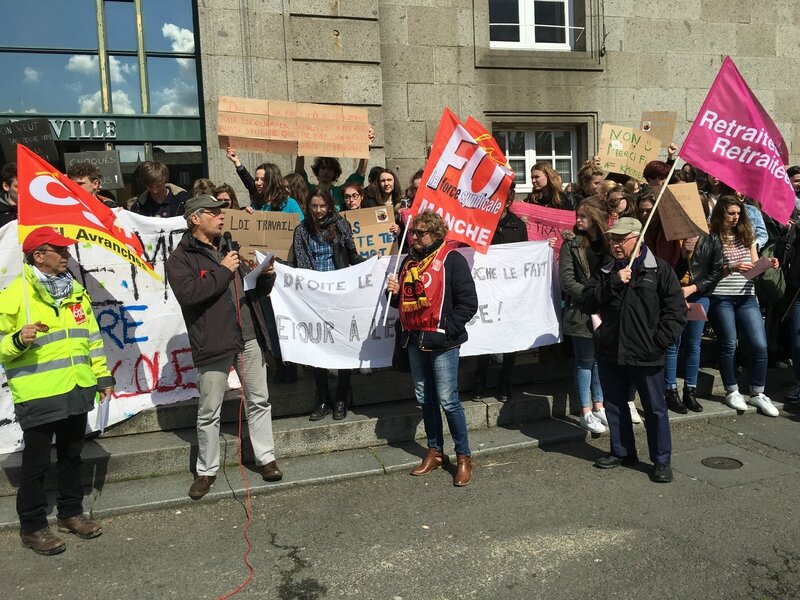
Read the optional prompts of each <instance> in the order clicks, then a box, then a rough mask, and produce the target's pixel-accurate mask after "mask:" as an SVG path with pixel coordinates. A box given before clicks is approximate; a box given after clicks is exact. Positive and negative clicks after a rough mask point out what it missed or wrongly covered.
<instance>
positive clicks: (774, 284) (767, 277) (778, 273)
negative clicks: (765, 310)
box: [753, 242, 786, 307]
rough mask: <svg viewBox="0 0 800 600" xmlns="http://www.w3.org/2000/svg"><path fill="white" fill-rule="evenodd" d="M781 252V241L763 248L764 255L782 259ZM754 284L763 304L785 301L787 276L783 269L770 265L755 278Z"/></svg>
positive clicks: (762, 253) (762, 254)
mask: <svg viewBox="0 0 800 600" xmlns="http://www.w3.org/2000/svg"><path fill="white" fill-rule="evenodd" d="M780 254H781V251H780V242H773V243H770V244H767V245H766V246H764V248H763V249H762V250H761V256H762V257H767V258H775V257H776V256H777V257H778V260H780ZM784 254H785V252H784ZM753 285H754V287H755V289H756V296H758V300H759V302H760V303H761V305H762V306H764V307H766V306H767V305H769V304H779V303H781V302H783V301H784V297H785V296H786V278H785V277H784V272H783V269H773V268H771V267H770V268H769V269H767V270H766V271H764V272H763V273H762V274H761V275H760V276H759V277H756V278H755V279H753Z"/></svg>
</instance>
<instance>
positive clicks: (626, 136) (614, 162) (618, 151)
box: [597, 123, 661, 181]
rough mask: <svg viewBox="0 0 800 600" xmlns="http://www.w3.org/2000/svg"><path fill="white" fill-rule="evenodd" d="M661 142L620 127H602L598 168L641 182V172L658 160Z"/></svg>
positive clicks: (636, 130)
mask: <svg viewBox="0 0 800 600" xmlns="http://www.w3.org/2000/svg"><path fill="white" fill-rule="evenodd" d="M660 149H661V142H660V141H659V140H658V139H656V138H655V137H653V136H651V135H648V134H646V133H645V132H644V131H639V130H638V129H633V128H632V127H622V126H621V125H609V124H608V123H606V124H604V125H603V129H602V130H601V131H600V149H599V150H598V151H597V155H598V156H599V157H600V168H601V169H604V170H606V171H611V172H613V173H622V174H623V175H628V176H629V177H633V178H634V179H638V180H640V181H641V180H642V179H643V176H642V171H644V167H645V165H647V163H649V162H650V161H651V160H658V152H659V150H660Z"/></svg>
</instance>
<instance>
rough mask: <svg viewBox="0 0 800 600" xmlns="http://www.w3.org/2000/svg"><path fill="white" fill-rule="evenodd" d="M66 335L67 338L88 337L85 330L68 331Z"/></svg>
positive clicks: (87, 332)
mask: <svg viewBox="0 0 800 600" xmlns="http://www.w3.org/2000/svg"><path fill="white" fill-rule="evenodd" d="M67 333H68V334H69V337H85V338H88V337H89V331H88V330H87V329H68V330H67Z"/></svg>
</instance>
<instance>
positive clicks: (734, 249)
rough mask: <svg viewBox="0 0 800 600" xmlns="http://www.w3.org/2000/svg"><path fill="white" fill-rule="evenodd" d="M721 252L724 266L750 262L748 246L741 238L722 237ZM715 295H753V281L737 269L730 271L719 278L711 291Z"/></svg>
mask: <svg viewBox="0 0 800 600" xmlns="http://www.w3.org/2000/svg"><path fill="white" fill-rule="evenodd" d="M722 253H723V255H724V257H725V259H724V264H725V266H726V267H730V265H732V264H735V263H752V262H753V260H752V257H751V256H750V248H747V247H745V245H744V243H743V242H742V238H740V237H738V236H735V237H734V236H729V237H725V238H723V239H722ZM712 293H713V294H714V295H715V296H753V295H755V290H754V289H753V281H752V280H750V279H745V278H744V275H742V274H741V273H739V272H738V271H730V274H729V275H727V276H726V277H723V278H722V279H720V281H719V283H718V284H717V287H715V288H714V291H713V292H712Z"/></svg>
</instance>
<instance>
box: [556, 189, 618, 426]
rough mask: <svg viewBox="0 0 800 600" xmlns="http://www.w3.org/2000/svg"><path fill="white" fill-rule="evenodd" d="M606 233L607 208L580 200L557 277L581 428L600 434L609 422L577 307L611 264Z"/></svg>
mask: <svg viewBox="0 0 800 600" xmlns="http://www.w3.org/2000/svg"><path fill="white" fill-rule="evenodd" d="M607 229H608V214H607V213H606V205H605V203H604V202H603V200H602V199H601V198H600V197H599V196H590V197H588V198H586V199H585V200H583V201H582V202H581V203H580V204H579V205H578V209H577V210H576V211H575V227H574V228H573V230H572V232H570V233H567V232H565V235H564V244H562V246H561V252H560V255H559V263H558V265H559V266H558V274H559V278H560V280H561V289H562V290H563V291H564V300H565V302H566V305H565V307H564V334H566V335H568V336H570V338H571V339H572V347H573V350H574V355H575V386H576V388H577V392H578V398H579V400H580V402H581V418H580V424H581V427H583V428H584V429H586V430H588V431H590V432H591V433H603V432H604V431H605V430H606V426H607V425H608V421H607V419H606V411H605V409H604V408H603V389H602V388H601V387H600V375H599V373H598V370H597V361H596V360H595V356H594V342H593V340H592V329H591V328H590V327H589V323H590V322H591V321H590V319H591V316H590V315H588V314H586V313H585V312H583V310H581V307H580V297H581V294H582V293H583V290H584V288H585V287H586V282H587V281H589V279H590V278H591V276H592V275H594V274H595V273H596V272H597V271H598V270H599V269H600V267H602V266H603V265H604V264H606V263H607V262H608V261H610V260H611V254H609V252H608V248H607V246H606V240H605V236H604V234H605V232H606V230H607Z"/></svg>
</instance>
